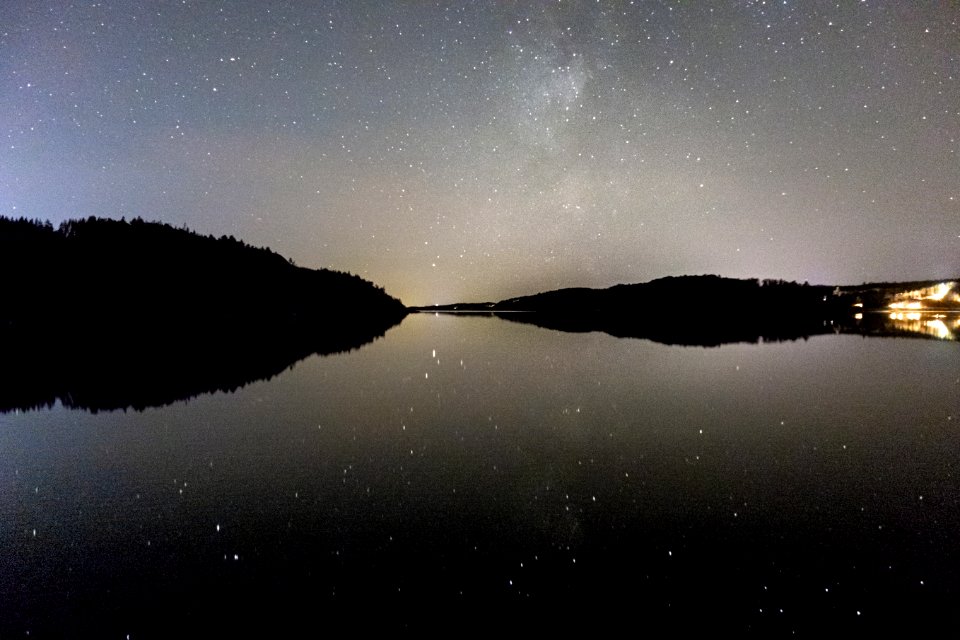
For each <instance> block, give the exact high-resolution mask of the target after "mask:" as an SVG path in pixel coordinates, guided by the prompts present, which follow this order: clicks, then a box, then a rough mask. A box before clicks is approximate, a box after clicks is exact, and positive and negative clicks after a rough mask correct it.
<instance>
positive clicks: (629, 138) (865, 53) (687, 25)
mask: <svg viewBox="0 0 960 640" xmlns="http://www.w3.org/2000/svg"><path fill="white" fill-rule="evenodd" d="M0 135H2V148H0V215H14V216H26V217H29V218H42V219H49V220H52V221H54V222H55V223H56V222H59V221H62V220H65V219H68V218H74V217H79V216H88V215H98V216H105V217H115V218H119V217H121V216H125V217H127V218H128V219H129V218H131V217H135V216H140V217H143V218H144V219H149V220H162V221H166V222H170V223H172V224H175V225H178V226H179V225H187V226H188V227H190V228H192V229H195V230H197V231H200V232H203V233H212V234H216V235H223V234H226V235H234V236H236V237H238V238H241V239H243V240H245V241H247V242H249V243H251V244H255V245H266V246H269V247H271V248H273V249H275V250H276V251H278V252H280V253H282V254H284V255H285V256H288V257H291V258H293V259H294V260H295V261H296V262H297V263H298V264H300V265H303V266H308V267H331V268H335V269H339V270H345V271H351V272H354V273H358V274H360V275H362V276H363V277H365V278H368V279H370V280H373V281H375V282H377V283H378V284H380V285H383V286H384V287H386V289H387V290H388V291H389V292H390V293H392V294H394V295H397V296H399V297H400V298H402V299H403V301H404V302H406V303H408V304H428V303H433V302H452V301H456V300H487V299H500V298H503V297H507V296H511V295H517V294H526V293H533V292H535V291H539V290H544V289H551V288H556V287H561V286H608V285H611V284H614V283H617V282H637V281H643V280H648V279H651V278H655V277H660V276H665V275H677V274H697V273H716V274H721V275H726V276H736V277H769V278H785V279H789V280H799V281H804V280H808V281H810V282H811V283H814V282H816V283H859V282H863V281H868V280H906V279H922V278H937V277H945V276H956V275H958V274H960V258H958V255H960V253H958V249H960V157H958V156H960V152H958V149H960V142H958V139H960V5H958V4H957V3H954V2H912V1H909V2H908V1H904V2H880V1H873V0H871V1H861V2H856V1H853V0H843V1H840V2H819V1H804V2H799V1H797V2H794V1H778V2H749V1H742V2H666V1H663V2H647V1H636V2H471V3H427V2H362V1H343V2H266V1H244V2H194V1H184V2H132V1H115V2H110V1H107V2H82V3H81V2H76V3H69V2H40V1H34V0H5V1H4V2H2V3H0Z"/></svg>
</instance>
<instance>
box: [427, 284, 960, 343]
mask: <svg viewBox="0 0 960 640" xmlns="http://www.w3.org/2000/svg"><path fill="white" fill-rule="evenodd" d="M936 284H937V281H922V282H909V283H876V284H863V285H858V286H853V287H836V286H826V285H810V284H807V283H803V284H800V283H797V282H788V281H784V280H756V279H736V278H724V277H720V276H715V275H703V276H679V277H668V278H661V279H658V280H652V281H650V282H645V283H639V284H624V285H617V286H614V287H610V288H608V289H587V288H571V289H559V290H556V291H548V292H544V293H538V294H534V295H530V296H522V297H518V298H510V299H508V300H502V301H500V302H484V303H460V304H453V305H445V306H435V307H421V308H418V309H417V310H419V311H433V312H445V311H446V312H474V313H478V312H482V313H487V314H491V315H497V316H499V317H502V318H504V319H506V320H510V321H514V322H521V323H526V324H534V325H537V326H540V327H544V328H550V329H556V330H560V331H571V332H587V331H603V332H606V333H609V334H611V335H613V336H617V337H632V338H645V339H648V340H653V341H656V342H661V343H664V344H676V345H697V346H717V345H721V344H725V343H735V342H759V341H763V342H779V341H784V340H797V339H805V338H808V337H810V336H814V335H820V334H826V333H859V334H863V335H874V336H901V335H902V336H922V337H937V329H936V328H935V327H934V326H933V325H930V324H928V323H929V322H934V321H933V320H930V321H927V320H919V321H917V322H919V323H920V324H919V329H920V330H917V328H915V327H912V326H910V328H907V325H904V324H903V323H902V322H899V321H895V320H893V319H891V318H889V317H888V316H887V314H885V313H884V314H882V313H880V311H881V310H882V309H883V308H885V305H886V304H887V303H888V302H890V301H891V300H893V299H894V298H895V297H896V296H897V295H898V294H902V292H905V291H909V290H912V289H920V288H923V287H931V286H935V285H936ZM927 329H929V330H927ZM951 335H952V334H951Z"/></svg>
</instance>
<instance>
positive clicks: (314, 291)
mask: <svg viewBox="0 0 960 640" xmlns="http://www.w3.org/2000/svg"><path fill="white" fill-rule="evenodd" d="M0 269H2V270H3V273H4V275H5V278H4V286H3V299H2V301H0V321H2V323H3V324H4V325H5V326H6V327H7V328H10V327H19V328H27V327H37V326H52V327H55V328H56V329H57V332H58V333H60V332H62V331H64V330H69V329H70V328H71V327H77V328H81V327H82V328H84V329H88V330H97V331H100V330H104V329H110V330H125V329H131V330H134V331H142V330H143V329H145V328H146V327H151V328H154V329H163V330H164V331H165V332H173V333H178V334H184V333H187V334H189V333H190V332H192V331H194V330H196V329H197V328H198V327H199V326H202V325H208V327H209V328H214V327H215V328H217V329H218V330H219V331H223V332H230V331H231V330H233V329H234V328H243V329H244V330H246V329H255V328H258V327H261V328H264V329H271V328H272V329H274V330H278V329H281V328H283V329H287V330H296V331H298V332H299V331H301V330H303V331H307V332H310V331H314V330H315V329H316V328H317V327H324V326H330V325H346V326H353V325H355V323H356V322H357V321H360V322H361V323H365V322H366V321H368V320H369V321H372V322H375V323H378V322H381V321H382V320H383V319H386V318H389V319H392V320H396V319H397V318H399V317H402V316H403V314H404V307H403V305H402V303H401V302H400V301H399V300H396V299H394V298H392V297H390V296H388V295H387V294H386V293H385V292H384V291H383V289H381V288H379V287H377V286H375V285H373V284H372V283H370V282H367V281H365V280H363V279H361V278H359V277H358V276H355V275H351V274H347V273H340V272H335V271H329V270H325V269H321V270H313V269H305V268H301V267H297V266H295V265H293V264H291V263H290V262H289V261H287V260H286V259H284V258H283V257H282V256H280V255H278V254H277V253H274V252H273V251H271V250H269V249H262V248H256V247H251V246H249V245H247V244H245V243H243V242H241V241H239V240H236V239H234V238H233V237H226V236H223V237H220V238H215V237H213V236H202V235H198V234H195V233H192V232H190V231H188V230H186V229H178V228H175V227H172V226H170V225H168V224H161V223H155V222H144V221H143V220H141V219H139V218H138V219H135V220H132V221H130V222H127V221H124V220H109V219H101V218H92V217H91V218H87V219H85V220H71V221H69V222H64V223H63V224H61V225H60V227H59V228H56V229H55V228H54V227H53V226H52V225H51V224H50V223H48V222H39V221H31V220H26V219H19V220H11V219H6V218H0ZM346 316H349V317H350V319H349V321H347V320H346V319H345V317H346Z"/></svg>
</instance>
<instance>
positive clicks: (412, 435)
mask: <svg viewBox="0 0 960 640" xmlns="http://www.w3.org/2000/svg"><path fill="white" fill-rule="evenodd" d="M0 554H2V555H0V637H3V638H6V637H26V636H27V634H28V633H29V635H30V637H44V636H48V635H67V636H76V637H103V638H111V637H113V638H123V637H126V636H127V634H129V636H130V637H131V638H137V637H145V636H167V637H170V636H174V635H181V636H182V635H194V634H198V633H200V632H201V631H204V630H211V631H213V633H214V635H224V634H226V633H227V632H228V631H227V630H230V631H229V633H233V634H235V633H236V632H237V631H238V630H240V631H244V630H245V631H251V630H253V629H258V630H260V631H261V632H262V631H264V630H265V631H267V632H269V631H276V630H278V629H280V630H282V629H285V628H293V627H295V626H296V625H297V624H301V623H306V624H307V625H308V626H307V627H306V628H307V629H308V631H309V633H308V635H310V636H313V635H326V634H327V633H328V632H332V631H334V630H341V631H342V630H355V629H359V628H363V627H369V626H378V627H388V628H389V627H394V628H404V627H409V628H421V627H435V626H438V625H444V626H442V627H441V629H447V630H448V631H449V632H451V633H460V632H463V631H467V630H471V629H475V628H477V627H494V628H495V629H501V630H507V629H513V628H514V627H513V625H515V624H518V625H523V626H525V627H527V628H529V629H534V630H543V629H548V628H566V629H570V628H574V627H578V626H579V627H583V628H589V629H596V628H603V627H610V628H612V627H613V626H614V625H615V623H626V624H627V625H629V627H628V629H629V630H630V631H631V634H635V633H636V634H640V633H642V632H646V631H652V630H656V629H664V628H669V629H685V628H691V627H705V628H707V629H710V630H714V631H718V630H722V629H733V630H745V631H749V630H756V631H760V632H763V633H765V634H766V633H768V632H783V633H785V634H786V633H789V632H791V631H796V632H809V634H810V635H812V634H814V633H818V632H821V631H837V630H844V629H851V630H855V629H863V630H869V629H882V630H885V631H890V630H891V629H900V630H903V631H918V630H924V629H933V628H934V627H935V625H936V624H938V623H943V622H956V621H958V620H960V606H958V602H960V345H958V344H957V343H955V342H940V341H935V340H922V339H905V338H897V339H882V338H862V337H858V336H821V337H817V338H813V339H810V340H809V341H800V342H791V343H782V344H758V345H749V344H745V345H726V346H723V347H720V348H712V349H704V348H699V347H669V346H664V345H660V344H655V343H652V342H648V341H644V340H635V339H618V338H614V337H611V336H609V335H605V334H600V333H589V334H570V333H560V332H554V331H550V330H545V329H540V328H537V327H533V326H528V325H522V324H516V323H511V322H506V321H503V320H499V319H496V318H483V317H451V316H440V317H436V316H431V315H414V316H411V317H409V318H407V319H406V320H405V321H404V322H403V323H402V324H401V325H400V326H398V327H395V328H394V329H392V330H390V331H389V332H388V333H387V335H386V336H385V337H384V338H382V339H380V340H377V341H376V342H374V343H372V344H369V345H367V346H365V347H363V348H361V349H360V350H358V351H354V352H351V353H346V354H339V355H334V356H328V357H320V356H314V357H311V358H308V359H306V360H303V361H301V362H299V363H298V364H297V365H296V366H295V367H294V368H293V369H291V370H288V371H286V372H284V373H282V374H280V375H279V376H277V377H275V378H273V379H272V380H269V381H262V382H256V383H252V384H250V385H248V386H246V387H244V388H242V389H240V390H239V391H237V392H235V393H215V394H211V395H203V396H200V397H197V398H195V399H193V400H190V401H189V402H179V403H175V404H172V405H169V406H166V407H163V408H155V409H147V410H145V411H143V412H139V413H138V412H132V411H131V412H126V413H124V412H119V411H114V412H101V413H97V414H91V413H89V412H86V411H78V410H67V409H63V408H62V407H60V406H59V405H58V406H57V407H54V408H53V409H44V410H38V411H30V412H26V413H19V414H17V413H7V414H3V415H0ZM450 617H452V618H453V619H454V623H455V625H456V626H453V627H449V626H446V625H447V624H448V622H444V620H446V619H447V618H450ZM660 624H666V625H669V627H660V626H657V625H660Z"/></svg>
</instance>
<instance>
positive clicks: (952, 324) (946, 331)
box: [858, 311, 960, 340]
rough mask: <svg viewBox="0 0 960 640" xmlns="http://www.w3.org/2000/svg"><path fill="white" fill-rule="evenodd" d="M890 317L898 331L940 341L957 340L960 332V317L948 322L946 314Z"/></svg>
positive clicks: (914, 313) (912, 313) (894, 314)
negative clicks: (931, 337)
mask: <svg viewBox="0 0 960 640" xmlns="http://www.w3.org/2000/svg"><path fill="white" fill-rule="evenodd" d="M858 315H859V314H858ZM889 317H890V320H891V321H892V323H893V326H894V327H895V328H897V329H900V330H902V331H910V332H912V333H920V334H923V335H927V336H933V337H935V338H939V339H940V340H956V339H957V337H956V334H957V332H960V316H957V317H954V318H953V320H952V321H949V320H947V318H948V316H947V314H944V313H935V314H929V313H927V314H925V313H922V312H917V311H911V312H907V313H904V312H902V311H893V312H891V313H890V315H889Z"/></svg>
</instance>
